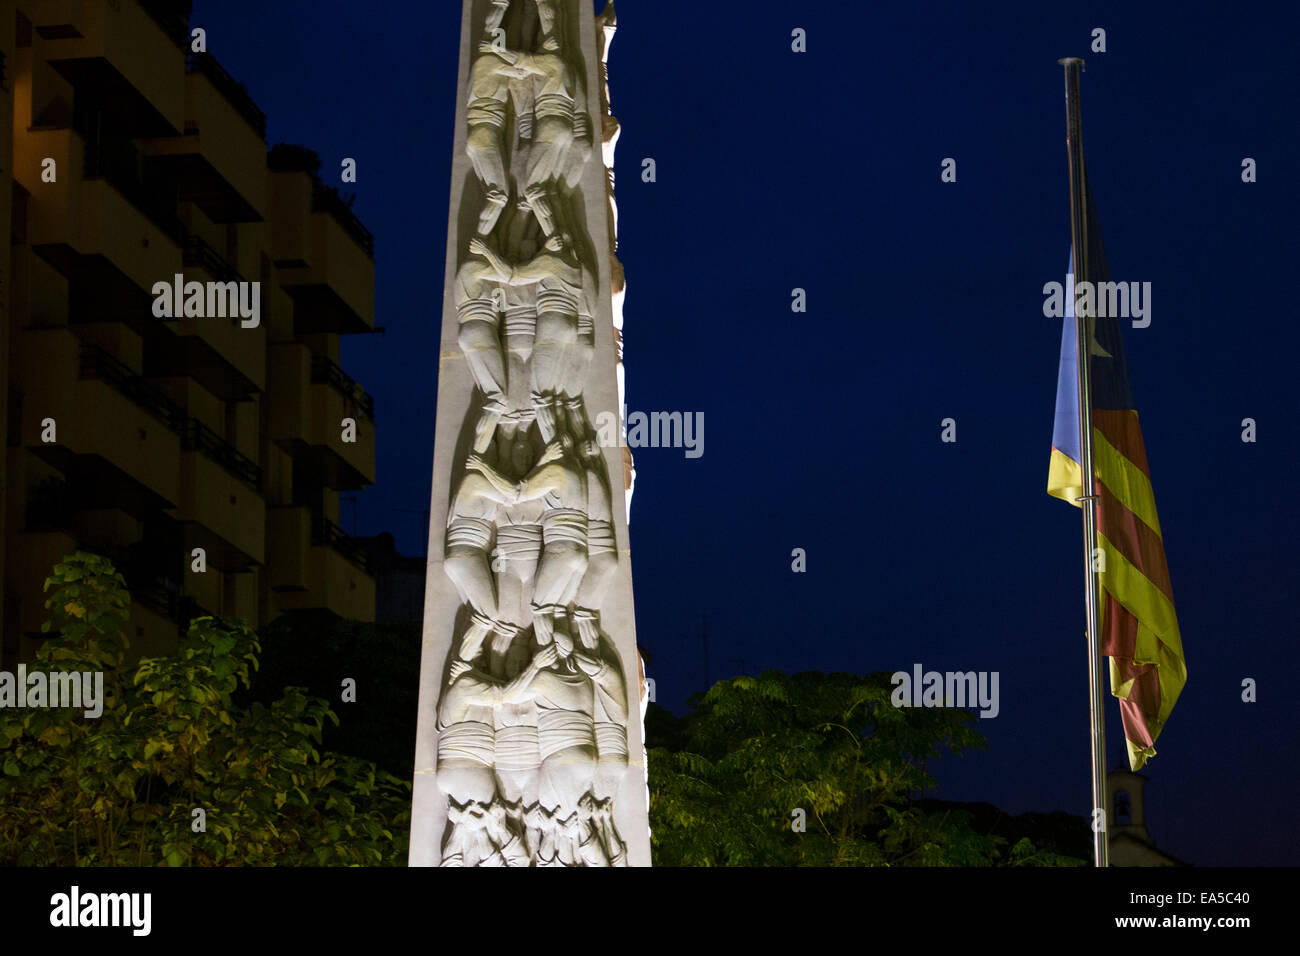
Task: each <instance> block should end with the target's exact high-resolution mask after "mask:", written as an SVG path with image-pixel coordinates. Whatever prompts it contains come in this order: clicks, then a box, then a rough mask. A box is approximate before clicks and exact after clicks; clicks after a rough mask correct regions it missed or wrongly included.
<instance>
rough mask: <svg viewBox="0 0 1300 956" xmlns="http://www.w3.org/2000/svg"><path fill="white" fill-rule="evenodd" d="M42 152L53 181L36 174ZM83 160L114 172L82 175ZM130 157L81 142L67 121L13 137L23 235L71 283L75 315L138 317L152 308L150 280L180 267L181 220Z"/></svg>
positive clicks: (96, 169) (100, 318)
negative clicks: (23, 205)
mask: <svg viewBox="0 0 1300 956" xmlns="http://www.w3.org/2000/svg"><path fill="white" fill-rule="evenodd" d="M88 153H92V155H90V156H89V157H88V156H87V154H88ZM47 156H48V157H50V158H52V159H54V160H55V162H56V169H57V171H58V179H57V180H56V181H55V182H53V183H43V182H41V178H40V174H41V160H42V159H43V158H44V157H47ZM87 159H89V160H90V162H91V163H92V164H93V165H92V166H91V167H90V168H91V171H92V172H95V173H100V172H103V173H106V174H107V173H109V172H110V171H111V176H109V175H104V176H99V177H95V176H92V177H89V178H87V177H84V176H83V175H82V172H83V168H85V164H86V162H87ZM129 163H130V160H129V157H127V156H125V155H120V154H119V158H118V160H116V161H114V160H109V159H108V158H107V157H106V156H105V155H104V154H103V153H102V152H95V151H91V150H88V149H86V147H85V146H84V142H83V140H82V138H81V135H80V134H79V133H78V132H76V131H75V130H73V129H71V128H61V129H40V130H27V131H26V132H23V133H20V134H19V135H18V136H17V137H15V141H14V177H15V180H16V181H17V182H18V183H19V184H21V185H22V186H23V187H24V189H25V190H26V191H27V193H28V194H29V196H28V198H27V202H28V219H27V242H28V244H29V245H30V246H31V248H32V251H33V252H35V253H36V254H37V255H39V256H41V258H43V259H45V260H46V261H47V262H49V263H50V264H51V265H52V266H54V268H56V269H57V270H58V271H59V272H60V273H61V274H62V275H63V276H65V277H66V278H67V279H68V280H69V282H70V283H71V284H72V286H73V297H72V298H73V301H71V302H70V310H71V311H72V312H73V313H74V314H75V315H76V318H77V319H78V320H80V321H86V320H98V321H120V320H121V321H131V320H135V321H139V320H140V319H141V318H142V317H145V316H148V315H150V314H151V308H152V302H153V297H152V295H151V291H150V290H151V289H152V288H153V283H154V282H156V281H158V280H159V279H160V278H165V277H170V276H172V275H174V274H175V273H176V272H179V271H180V267H181V249H182V241H183V237H184V230H183V227H181V225H180V223H179V221H177V220H176V219H175V216H174V212H173V213H172V214H168V213H167V212H166V210H165V208H164V206H163V200H161V199H159V198H157V197H156V196H153V195H152V194H151V193H150V192H149V190H148V189H147V188H145V187H144V186H143V183H142V181H141V180H140V179H139V177H136V178H135V179H134V180H132V177H131V174H129V173H128V171H127V170H128V169H129ZM132 183H134V185H132ZM124 189H125V190H126V192H124V191H123V190H124ZM132 197H136V198H135V201H133V199H132ZM141 197H147V198H141ZM142 204H143V205H144V207H145V208H147V209H149V210H151V212H145V211H143V210H142V208H141V205H142Z"/></svg>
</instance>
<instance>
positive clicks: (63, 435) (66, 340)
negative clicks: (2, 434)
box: [20, 329, 184, 509]
mask: <svg viewBox="0 0 1300 956" xmlns="http://www.w3.org/2000/svg"><path fill="white" fill-rule="evenodd" d="M20 349H21V354H22V356H23V360H22V365H21V368H22V369H23V370H24V371H23V373H22V380H21V388H22V392H23V395H22V412H21V418H22V443H23V445H24V446H25V447H27V448H28V449H30V450H31V451H32V452H33V453H34V454H36V455H38V456H39V457H41V458H43V459H45V460H46V461H47V462H49V463H50V464H52V465H53V466H54V467H56V468H58V469H59V470H60V471H62V472H63V473H64V474H65V475H82V476H84V477H91V476H98V479H99V482H102V483H103V484H105V485H106V486H108V485H112V486H114V487H115V489H116V491H117V492H118V493H120V494H121V495H123V496H125V498H126V499H127V500H128V503H129V504H130V505H131V506H132V507H133V508H141V509H142V508H148V507H167V506H170V505H172V504H174V503H175V502H176V501H177V496H178V494H179V490H180V485H179V473H178V469H177V464H176V463H177V461H178V460H179V458H180V453H181V437H180V425H181V424H182V423H183V421H184V412H183V411H182V410H181V409H180V408H179V407H177V406H176V405H175V404H174V403H172V402H171V401H170V400H169V399H168V398H167V397H166V396H165V395H163V394H162V392H160V391H159V390H158V389H156V388H154V387H153V386H151V385H149V383H148V382H146V381H145V380H144V379H143V378H141V377H140V376H139V375H137V374H135V373H134V372H133V371H132V370H131V369H129V368H127V367H126V366H125V365H122V363H120V362H118V361H117V360H116V359H114V358H113V357H112V356H110V355H109V354H108V353H106V352H104V351H103V350H102V349H99V348H96V347H94V346H84V347H83V345H82V343H81V342H80V341H79V340H78V339H77V337H76V335H74V334H73V333H72V332H70V331H68V330H67V329H27V330H24V331H23V332H22V333H21V338H20ZM46 419H53V420H54V423H55V424H54V427H55V439H56V440H55V441H54V442H45V441H43V440H42V433H43V431H44V430H45V425H43V424H42V423H43V422H44V421H45V420H46Z"/></svg>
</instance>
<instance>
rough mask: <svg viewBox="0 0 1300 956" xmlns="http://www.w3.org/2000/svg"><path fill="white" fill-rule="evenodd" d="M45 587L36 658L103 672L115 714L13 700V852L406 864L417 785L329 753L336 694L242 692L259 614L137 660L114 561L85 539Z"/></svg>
mask: <svg viewBox="0 0 1300 956" xmlns="http://www.w3.org/2000/svg"><path fill="white" fill-rule="evenodd" d="M45 590H46V591H47V592H49V594H50V597H49V599H48V600H47V601H46V608H47V609H48V610H49V612H50V616H49V620H48V621H47V622H46V624H45V626H44V627H43V630H45V631H47V632H50V633H53V634H55V635H56V636H54V637H52V638H51V639H50V640H48V641H46V642H45V643H44V644H43V645H42V646H41V648H40V650H39V651H38V653H37V657H36V660H35V661H34V662H33V663H32V664H30V665H29V666H28V671H29V673H30V672H31V671H34V670H43V671H47V672H48V671H82V672H92V673H93V672H102V673H103V675H104V676H103V680H104V698H105V699H104V701H103V714H102V716H100V717H99V718H98V719H94V718H87V717H86V716H84V714H83V712H82V710H79V709H65V708H49V709H46V708H40V709H21V710H20V709H5V710H3V711H0V770H2V771H3V772H0V864H6V865H14V864H17V865H73V864H76V865H106V866H113V865H133V866H139V865H143V866H153V865H159V866H184V865H195V866H220V865H241V864H246V865H279V866H284V865H349V864H350V865H382V864H388V865H404V864H405V856H406V839H407V828H408V825H409V818H410V785H409V784H408V783H406V782H405V781H403V780H399V779H398V778H396V777H393V776H391V775H389V774H386V773H383V772H377V771H376V769H375V767H374V765H373V764H371V763H369V762H367V761H364V760H360V759H357V758H353V757H344V756H339V755H336V754H332V753H328V752H322V751H321V750H320V749H319V744H320V740H321V731H322V728H323V727H324V725H325V722H326V721H332V722H335V723H337V721H338V717H337V716H336V715H335V714H334V713H333V712H332V711H331V710H330V708H329V705H328V704H327V703H326V702H325V701H324V700H321V699H319V698H315V697H311V696H308V695H307V694H306V693H304V692H303V690H302V689H301V688H296V687H288V688H285V690H284V693H283V696H281V697H280V698H279V699H277V700H274V701H272V702H270V703H269V704H266V703H260V702H257V703H253V704H251V705H250V706H248V707H239V706H237V705H235V704H234V703H233V702H232V694H233V693H234V692H235V691H236V689H237V688H239V687H241V686H242V687H245V688H247V687H248V686H249V684H250V682H251V680H252V675H253V672H254V671H255V670H256V669H257V666H258V655H259V652H260V650H261V647H260V644H259V641H258V638H257V635H256V634H255V633H254V632H253V631H252V630H251V629H250V628H249V627H248V626H247V625H245V624H243V623H242V622H231V621H222V620H217V619H214V618H211V617H204V618H198V619H196V620H194V621H193V622H191V624H190V627H189V631H188V634H187V635H186V637H185V638H184V639H183V640H182V641H181V643H180V646H179V647H178V648H177V650H176V652H175V653H173V654H171V655H170V656H168V657H162V658H147V659H144V660H141V661H139V662H138V663H136V664H134V665H128V664H127V663H126V651H127V637H126V633H125V628H126V626H127V624H128V621H129V613H128V609H129V606H130V598H129V596H128V594H127V592H126V588H125V582H124V581H123V579H122V576H121V575H120V574H118V573H117V571H116V570H115V569H114V568H113V566H112V564H111V562H109V561H108V560H107V559H106V558H102V557H99V556H97V555H92V554H87V553H84V552H77V553H76V554H75V555H73V556H71V557H69V558H66V559H65V560H64V561H63V562H61V563H60V564H59V565H57V566H56V567H55V569H54V573H53V575H52V576H51V577H50V578H48V579H47V580H46V582H45ZM196 810H202V811H203V812H204V822H205V827H204V828H202V829H200V827H199V817H198V815H197V814H196V813H195V811H196Z"/></svg>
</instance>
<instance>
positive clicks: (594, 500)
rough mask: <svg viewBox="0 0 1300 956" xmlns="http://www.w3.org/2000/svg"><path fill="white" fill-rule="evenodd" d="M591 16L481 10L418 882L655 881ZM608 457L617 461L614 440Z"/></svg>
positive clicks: (474, 35) (464, 181) (612, 224)
mask: <svg viewBox="0 0 1300 956" xmlns="http://www.w3.org/2000/svg"><path fill="white" fill-rule="evenodd" d="M590 10H591V7H590V6H589V5H588V4H587V0H465V2H464V8H463V12H462V20H461V47H460V66H459V70H460V73H459V89H458V94H457V96H458V101H457V103H458V105H457V114H456V139H455V154H454V159H453V163H452V183H451V204H450V215H449V220H448V235H447V267H446V274H445V286H444V294H443V308H442V337H441V345H440V354H439V360H438V404H437V433H436V438H435V447H434V455H433V490H432V503H431V520H430V527H429V565H428V578H427V587H426V598H425V609H424V637H423V650H422V654H421V665H420V707H419V727H418V733H417V744H416V769H415V787H414V806H413V814H412V822H411V849H410V863H411V865H412V866H439V865H440V866H648V865H649V864H650V833H649V825H648V809H647V789H646V777H645V749H644V744H643V741H642V713H643V709H642V708H643V702H644V693H643V691H642V687H643V680H644V678H643V673H642V670H641V667H640V657H639V655H638V653H637V647H636V634H635V622H634V617H633V606H632V571H631V561H630V552H629V548H628V530H627V517H628V511H629V506H630V503H631V494H632V482H633V470H632V462H631V458H630V452H629V450H628V449H627V448H626V446H625V444H613V443H609V442H606V443H605V444H604V445H602V444H601V442H599V441H598V440H597V431H596V428H595V427H594V425H593V423H594V422H595V421H596V420H597V418H598V416H599V415H600V414H601V413H613V414H615V415H618V414H620V413H621V410H622V408H623V394H622V392H623V374H622V361H621V355H622V299H623V270H622V267H621V266H620V265H619V263H618V260H617V259H616V258H615V254H614V253H615V249H616V243H617V225H616V223H617V213H616V210H615V206H614V193H613V163H614V155H613V154H614V145H615V142H616V140H617V138H618V122H617V121H616V120H615V119H614V117H613V116H612V115H611V113H610V108H609V91H608V86H607V77H606V73H605V59H606V56H607V55H608V51H609V44H610V42H611V41H612V39H613V35H614V28H615V17H614V9H613V5H612V4H610V5H609V6H607V7H606V8H605V10H604V11H603V12H602V13H601V14H600V15H599V16H596V17H593V16H592V15H591V13H590ZM607 446H608V447H607Z"/></svg>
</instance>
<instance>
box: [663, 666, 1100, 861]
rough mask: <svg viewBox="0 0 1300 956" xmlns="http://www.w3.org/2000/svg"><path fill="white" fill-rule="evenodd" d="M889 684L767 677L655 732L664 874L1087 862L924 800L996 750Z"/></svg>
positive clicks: (730, 685)
mask: <svg viewBox="0 0 1300 956" xmlns="http://www.w3.org/2000/svg"><path fill="white" fill-rule="evenodd" d="M889 677H890V675H889V674H888V673H879V674H873V675H870V676H868V677H865V678H864V677H858V676H855V675H851V674H831V675H823V674H819V673H815V672H805V673H801V674H796V675H793V676H788V675H785V674H781V673H778V672H775V671H768V672H766V673H764V674H762V675H761V676H759V677H737V678H733V679H731V680H726V681H721V682H720V683H718V684H716V685H714V686H713V687H712V688H710V689H709V691H708V692H707V693H706V694H704V695H702V696H699V697H697V698H696V700H695V701H694V704H695V709H694V712H693V713H692V714H691V715H690V716H688V717H687V718H685V719H684V720H681V721H676V726H671V725H672V724H673V723H674V721H671V720H667V719H666V718H665V716H664V715H663V714H660V715H659V716H658V718H657V719H656V720H654V721H649V720H648V722H647V723H648V726H650V727H652V728H653V729H654V730H653V732H654V733H655V737H652V738H651V744H652V745H653V744H655V743H657V742H659V741H660V740H662V741H664V742H665V743H667V744H668V746H656V747H654V749H652V750H651V751H650V753H649V766H650V823H651V831H652V841H653V849H654V859H655V863H656V865H661V866H662V865H669V866H988V865H1049V866H1050V865H1071V864H1073V863H1074V862H1076V861H1073V860H1070V859H1069V858H1066V857H1061V856H1058V855H1057V854H1054V853H1051V852H1049V851H1042V850H1040V849H1039V848H1037V847H1036V846H1035V845H1034V843H1033V842H1032V841H1029V840H1027V839H1025V840H1020V841H1018V842H1017V843H1016V844H1015V845H1014V846H1012V847H1011V848H1010V850H1008V849H1007V844H1008V840H1007V839H1005V838H1004V837H1001V836H994V835H988V834H983V833H979V832H976V830H974V829H972V828H971V826H970V817H971V815H970V814H969V813H966V812H964V811H962V810H959V809H928V808H925V807H922V806H920V805H919V804H918V803H917V802H916V801H914V800H913V799H912V796H913V794H915V793H917V792H919V791H923V790H924V789H926V788H930V787H933V786H934V780H933V779H932V778H931V777H930V775H929V774H928V773H927V772H926V770H925V763H926V761H927V760H931V759H934V758H937V757H939V756H941V755H943V754H957V753H960V752H962V751H963V750H966V749H968V748H972V747H983V746H984V740H983V737H982V736H981V735H980V734H979V733H977V732H976V731H975V730H974V729H973V727H972V726H971V724H972V722H973V720H974V719H975V718H974V717H973V715H971V714H970V713H969V712H967V711H965V710H961V709H956V708H897V707H894V706H893V705H892V704H891V703H890V693H891V691H892V685H891V683H890V679H889ZM666 723H667V724H668V725H669V726H665V724H666ZM656 737H657V738H658V739H657V740H656V739H655V738H656ZM801 823H802V827H801V826H800V824H801ZM801 831H802V832H801ZM1077 862H1081V861H1077Z"/></svg>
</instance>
